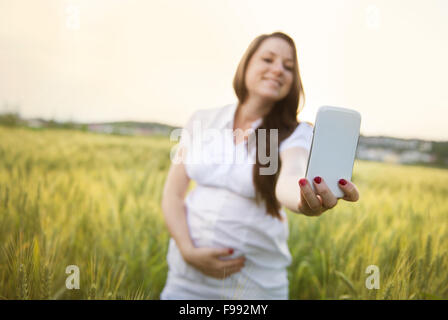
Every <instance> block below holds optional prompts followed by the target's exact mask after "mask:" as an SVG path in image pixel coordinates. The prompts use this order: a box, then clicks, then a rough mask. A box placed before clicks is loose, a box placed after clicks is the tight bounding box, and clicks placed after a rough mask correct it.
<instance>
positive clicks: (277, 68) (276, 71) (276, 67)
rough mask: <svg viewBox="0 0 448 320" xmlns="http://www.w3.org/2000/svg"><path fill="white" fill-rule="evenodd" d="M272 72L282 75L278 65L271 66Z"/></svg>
mask: <svg viewBox="0 0 448 320" xmlns="http://www.w3.org/2000/svg"><path fill="white" fill-rule="evenodd" d="M272 71H274V72H275V73H277V74H281V73H283V66H282V65H281V64H279V63H276V64H273V66H272Z"/></svg>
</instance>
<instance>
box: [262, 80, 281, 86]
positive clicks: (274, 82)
mask: <svg viewBox="0 0 448 320" xmlns="http://www.w3.org/2000/svg"><path fill="white" fill-rule="evenodd" d="M265 80H266V81H268V82H270V83H273V84H275V85H277V86H279V87H280V86H281V83H280V82H279V81H277V80H273V79H265Z"/></svg>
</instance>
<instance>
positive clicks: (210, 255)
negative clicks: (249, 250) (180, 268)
mask: <svg viewBox="0 0 448 320" xmlns="http://www.w3.org/2000/svg"><path fill="white" fill-rule="evenodd" d="M232 254H233V249H221V248H219V249H218V248H203V247H201V248H191V249H189V250H188V251H187V252H185V253H184V254H183V256H184V259H185V261H186V262H187V263H189V264H190V265H192V266H193V267H195V268H196V269H198V270H199V271H201V272H202V273H203V274H205V275H207V276H210V277H213V278H218V279H224V278H226V277H228V276H230V275H232V274H234V273H236V272H239V271H240V270H241V269H242V268H243V267H244V262H245V260H246V258H245V257H238V258H234V259H227V260H222V259H220V257H227V256H230V255H232Z"/></svg>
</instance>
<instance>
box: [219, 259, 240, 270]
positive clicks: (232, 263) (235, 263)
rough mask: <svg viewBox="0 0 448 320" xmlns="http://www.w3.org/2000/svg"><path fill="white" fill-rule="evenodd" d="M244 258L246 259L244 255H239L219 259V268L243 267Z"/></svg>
mask: <svg viewBox="0 0 448 320" xmlns="http://www.w3.org/2000/svg"><path fill="white" fill-rule="evenodd" d="M245 260H246V259H245V258H244V257H239V258H235V259H230V260H225V261H219V268H222V269H225V268H234V267H243V266H244V262H245Z"/></svg>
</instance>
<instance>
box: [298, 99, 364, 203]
mask: <svg viewBox="0 0 448 320" xmlns="http://www.w3.org/2000/svg"><path fill="white" fill-rule="evenodd" d="M360 127H361V114H360V113H359V112H357V111H355V110H351V109H346V108H341V107H332V106H322V107H320V108H319V110H318V111H317V115H316V122H315V125H314V132H313V141H312V143H311V150H310V154H309V156H308V164H307V168H306V175H305V177H306V179H307V180H308V182H310V184H311V187H312V188H313V190H314V192H316V189H315V188H314V184H313V182H312V180H313V179H314V177H316V176H319V177H321V178H322V179H323V180H324V181H325V183H326V184H327V186H328V187H329V189H330V190H331V191H332V192H333V194H334V195H335V196H336V198H343V197H344V192H343V191H342V190H341V189H340V188H339V186H338V182H339V179H341V178H343V179H345V180H349V181H351V179H352V172H353V165H354V162H355V156H356V149H357V148H358V143H359V130H360Z"/></svg>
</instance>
